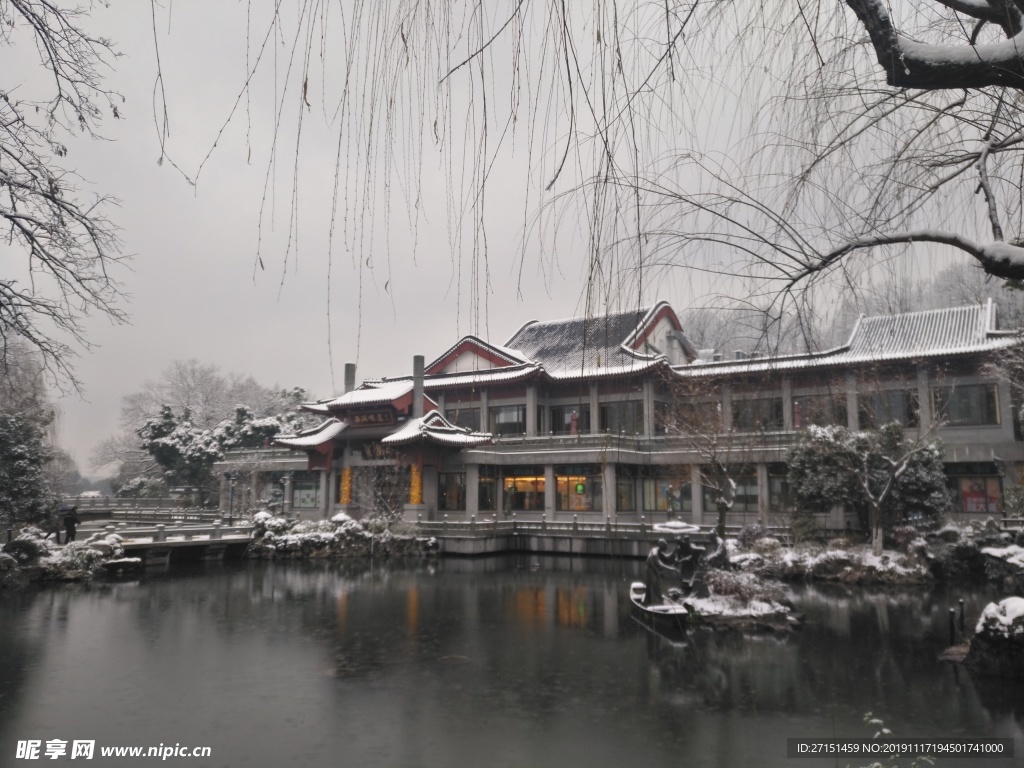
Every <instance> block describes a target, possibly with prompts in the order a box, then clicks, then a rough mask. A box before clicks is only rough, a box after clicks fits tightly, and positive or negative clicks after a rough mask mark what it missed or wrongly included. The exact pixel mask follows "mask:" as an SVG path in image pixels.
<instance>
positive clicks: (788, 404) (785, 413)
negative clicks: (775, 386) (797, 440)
mask: <svg viewBox="0 0 1024 768" xmlns="http://www.w3.org/2000/svg"><path fill="white" fill-rule="evenodd" d="M782 428H783V429H784V430H785V431H786V432H792V431H793V381H792V380H791V379H790V378H789V377H788V376H786V377H785V378H783V379H782Z"/></svg>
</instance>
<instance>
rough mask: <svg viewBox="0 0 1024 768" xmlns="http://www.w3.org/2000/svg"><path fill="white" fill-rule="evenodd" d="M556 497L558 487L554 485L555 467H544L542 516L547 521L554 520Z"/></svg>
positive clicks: (550, 465)
mask: <svg viewBox="0 0 1024 768" xmlns="http://www.w3.org/2000/svg"><path fill="white" fill-rule="evenodd" d="M557 495H558V485H557V484H556V483H555V467H554V465H553V464H546V465H545V466H544V514H545V515H547V516H548V519H550V520H554V518H555V497H556V496H557Z"/></svg>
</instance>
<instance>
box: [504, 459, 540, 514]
mask: <svg viewBox="0 0 1024 768" xmlns="http://www.w3.org/2000/svg"><path fill="white" fill-rule="evenodd" d="M502 494H503V499H502V508H503V509H504V510H505V514H506V515H510V514H512V513H513V512H543V511H544V468H543V467H505V469H504V471H503V478H502Z"/></svg>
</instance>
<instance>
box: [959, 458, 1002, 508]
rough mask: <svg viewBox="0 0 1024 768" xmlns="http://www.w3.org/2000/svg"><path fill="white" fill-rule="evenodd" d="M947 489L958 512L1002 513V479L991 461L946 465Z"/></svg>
mask: <svg viewBox="0 0 1024 768" xmlns="http://www.w3.org/2000/svg"><path fill="white" fill-rule="evenodd" d="M946 474H947V475H948V478H947V481H946V483H947V486H948V487H949V489H950V490H951V491H952V492H953V504H954V506H955V507H956V510H957V511H958V512H962V513H964V514H977V515H1001V514H1002V513H1003V478H1002V477H1001V476H1000V475H999V472H998V468H997V467H996V465H995V464H994V463H992V462H955V463H951V464H947V465H946Z"/></svg>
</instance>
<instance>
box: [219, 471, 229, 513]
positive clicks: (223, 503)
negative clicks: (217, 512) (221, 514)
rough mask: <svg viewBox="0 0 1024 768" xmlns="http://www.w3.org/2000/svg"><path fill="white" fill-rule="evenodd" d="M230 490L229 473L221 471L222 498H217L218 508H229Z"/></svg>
mask: <svg viewBox="0 0 1024 768" xmlns="http://www.w3.org/2000/svg"><path fill="white" fill-rule="evenodd" d="M229 497H230V491H229V490H228V474H227V472H221V473H220V498H219V499H218V500H217V509H221V510H223V509H227V507H228V501H229Z"/></svg>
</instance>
